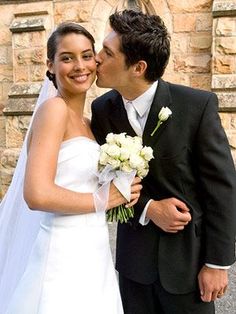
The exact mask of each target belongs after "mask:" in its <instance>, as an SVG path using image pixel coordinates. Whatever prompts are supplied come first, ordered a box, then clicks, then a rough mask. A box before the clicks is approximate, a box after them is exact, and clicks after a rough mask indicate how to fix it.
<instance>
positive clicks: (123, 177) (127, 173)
mask: <svg viewBox="0 0 236 314" xmlns="http://www.w3.org/2000/svg"><path fill="white" fill-rule="evenodd" d="M152 158H154V157H153V150H152V148H151V147H147V146H144V147H143V145H142V138H141V137H138V136H134V137H131V136H129V135H126V133H120V134H113V133H109V134H108V135H107V137H106V143H105V144H104V145H102V146H101V153H100V158H99V166H98V168H99V171H100V173H103V176H104V173H106V174H105V176H106V177H108V176H110V175H111V173H112V176H110V177H112V178H113V182H114V184H115V185H116V187H117V188H118V189H119V191H120V192H121V193H122V194H123V195H124V197H125V198H126V199H127V201H129V200H130V184H131V182H132V180H133V178H134V176H138V177H140V178H141V179H142V178H144V177H145V176H146V175H147V174H148V170H149V166H148V163H149V161H150V160H151V159H152ZM108 173H109V175H108V176H107V174H108ZM127 182H128V186H127ZM133 216H134V209H133V207H132V208H127V207H125V206H124V205H120V206H118V207H115V208H112V209H110V210H108V211H107V221H109V222H112V221H114V220H115V221H120V222H121V223H123V222H127V221H128V219H129V218H131V217H133Z"/></svg>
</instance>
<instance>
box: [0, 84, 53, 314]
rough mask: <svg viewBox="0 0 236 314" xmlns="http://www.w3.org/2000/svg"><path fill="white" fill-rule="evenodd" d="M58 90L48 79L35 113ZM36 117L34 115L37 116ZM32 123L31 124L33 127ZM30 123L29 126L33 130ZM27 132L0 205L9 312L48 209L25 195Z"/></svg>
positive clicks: (0, 260) (0, 251)
mask: <svg viewBox="0 0 236 314" xmlns="http://www.w3.org/2000/svg"><path fill="white" fill-rule="evenodd" d="M55 95H56V89H55V87H54V86H53V83H52V82H51V81H49V79H48V78H46V79H45V81H44V83H43V86H42V88H41V91H40V95H39V97H38V100H37V103H36V107H35V110H34V113H35V112H36V110H37V108H38V107H39V106H40V104H42V103H43V102H44V101H45V100H46V99H48V98H51V97H53V96H55ZM33 117H34V115H33ZM33 117H32V119H31V123H32V120H33ZM31 123H30V126H31ZM30 126H29V129H30ZM29 129H28V132H27V134H26V137H25V140H24V143H23V146H22V150H21V153H20V156H19V160H18V163H17V166H16V169H15V172H14V176H13V179H12V182H11V185H10V187H9V189H8V191H7V193H6V195H5V196H4V198H3V200H2V202H1V204H0V313H1V314H3V313H5V310H6V307H7V305H8V303H9V300H10V299H11V297H12V295H13V293H14V290H15V288H16V285H17V283H18V282H19V279H20V278H21V277H22V275H23V273H24V270H25V267H26V264H27V261H28V258H29V255H30V252H31V249H32V246H33V243H34V241H35V239H36V237H37V234H38V231H39V226H40V220H41V218H42V216H43V215H44V212H40V211H31V210H30V209H29V208H28V206H27V204H26V203H25V201H24V198H23V181H24V173H25V165H26V160H27V137H28V133H29Z"/></svg>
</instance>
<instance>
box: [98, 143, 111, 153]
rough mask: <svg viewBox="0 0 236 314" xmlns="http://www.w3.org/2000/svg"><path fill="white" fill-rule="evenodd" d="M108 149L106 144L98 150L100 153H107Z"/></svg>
mask: <svg viewBox="0 0 236 314" xmlns="http://www.w3.org/2000/svg"><path fill="white" fill-rule="evenodd" d="M108 147H109V145H108V144H107V143H106V144H103V145H101V147H100V150H101V152H105V153H106V152H107V149H108Z"/></svg>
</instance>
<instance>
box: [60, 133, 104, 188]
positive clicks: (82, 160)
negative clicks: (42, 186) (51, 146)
mask: <svg viewBox="0 0 236 314" xmlns="http://www.w3.org/2000/svg"><path fill="white" fill-rule="evenodd" d="M99 151H100V147H99V145H98V143H97V142H95V141H93V140H92V139H89V138H87V137H84V136H78V137H74V138H71V139H69V140H66V141H64V142H62V144H61V148H60V151H59V156H58V165H57V173H56V179H55V183H56V184H58V185H60V186H63V187H65V188H68V189H69V190H72V191H75V192H83V193H92V192H94V191H95V190H96V188H97V186H98V177H97V175H96V174H97V167H98V159H99Z"/></svg>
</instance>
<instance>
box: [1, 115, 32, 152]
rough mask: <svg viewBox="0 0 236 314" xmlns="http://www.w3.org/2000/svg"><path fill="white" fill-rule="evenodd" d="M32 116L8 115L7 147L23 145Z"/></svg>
mask: <svg viewBox="0 0 236 314" xmlns="http://www.w3.org/2000/svg"><path fill="white" fill-rule="evenodd" d="M30 118H31V116H8V117H7V120H6V133H7V139H6V147H7V148H18V147H21V146H22V144H23V141H24V138H25V134H26V132H27V129H28V126H29V122H30Z"/></svg>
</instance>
